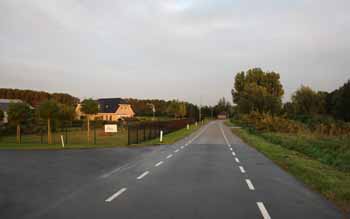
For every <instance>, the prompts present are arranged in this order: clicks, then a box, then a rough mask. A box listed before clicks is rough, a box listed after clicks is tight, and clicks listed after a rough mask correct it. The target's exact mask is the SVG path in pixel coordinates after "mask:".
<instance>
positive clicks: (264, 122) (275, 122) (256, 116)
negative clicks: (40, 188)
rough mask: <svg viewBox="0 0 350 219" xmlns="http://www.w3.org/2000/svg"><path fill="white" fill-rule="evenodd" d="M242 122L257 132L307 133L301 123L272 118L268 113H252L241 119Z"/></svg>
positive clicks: (276, 117) (282, 118)
mask: <svg viewBox="0 0 350 219" xmlns="http://www.w3.org/2000/svg"><path fill="white" fill-rule="evenodd" d="M240 120H241V121H242V122H243V123H244V124H247V125H248V126H249V127H250V128H253V129H255V130H256V131H269V132H283V133H298V132H305V131H306V129H305V127H304V125H303V124H302V123H300V122H296V121H293V120H289V119H287V118H284V117H278V116H272V115H270V114H266V113H258V112H252V113H250V114H245V115H242V116H241V117H240Z"/></svg>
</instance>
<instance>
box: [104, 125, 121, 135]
mask: <svg viewBox="0 0 350 219" xmlns="http://www.w3.org/2000/svg"><path fill="white" fill-rule="evenodd" d="M105 132H106V133H118V125H117V124H108V125H105Z"/></svg>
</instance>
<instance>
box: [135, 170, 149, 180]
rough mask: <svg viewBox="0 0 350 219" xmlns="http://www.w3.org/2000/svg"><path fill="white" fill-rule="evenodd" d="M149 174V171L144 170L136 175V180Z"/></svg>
mask: <svg viewBox="0 0 350 219" xmlns="http://www.w3.org/2000/svg"><path fill="white" fill-rule="evenodd" d="M148 174H149V171H146V172H144V173H142V174H141V175H140V176H138V177H137V179H138V180H140V179H142V178H143V177H145V176H147V175H148Z"/></svg>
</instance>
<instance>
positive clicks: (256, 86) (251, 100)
mask: <svg viewBox="0 0 350 219" xmlns="http://www.w3.org/2000/svg"><path fill="white" fill-rule="evenodd" d="M283 94H284V90H283V86H282V84H281V82H280V75H279V74H278V73H275V72H264V71H263V70H261V69H260V68H253V69H249V70H248V71H247V72H239V73H237V74H236V76H235V82H234V89H232V97H233V102H234V103H236V104H237V109H238V111H239V112H240V113H250V112H252V111H258V112H266V113H272V114H275V113H278V112H279V111H280V110H281V108H282V96H283Z"/></svg>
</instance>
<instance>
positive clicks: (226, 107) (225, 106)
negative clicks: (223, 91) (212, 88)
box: [213, 97, 232, 116]
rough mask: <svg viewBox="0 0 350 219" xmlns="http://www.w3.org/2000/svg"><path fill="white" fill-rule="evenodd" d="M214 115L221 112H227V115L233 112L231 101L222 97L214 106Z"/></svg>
mask: <svg viewBox="0 0 350 219" xmlns="http://www.w3.org/2000/svg"><path fill="white" fill-rule="evenodd" d="M213 110H214V115H215V116H217V115H218V114H219V113H223V112H224V113H227V115H231V114H232V105H231V103H230V102H228V101H226V99H225V97H223V98H221V99H220V100H219V102H218V103H217V104H216V105H215V106H214V107H213Z"/></svg>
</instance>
